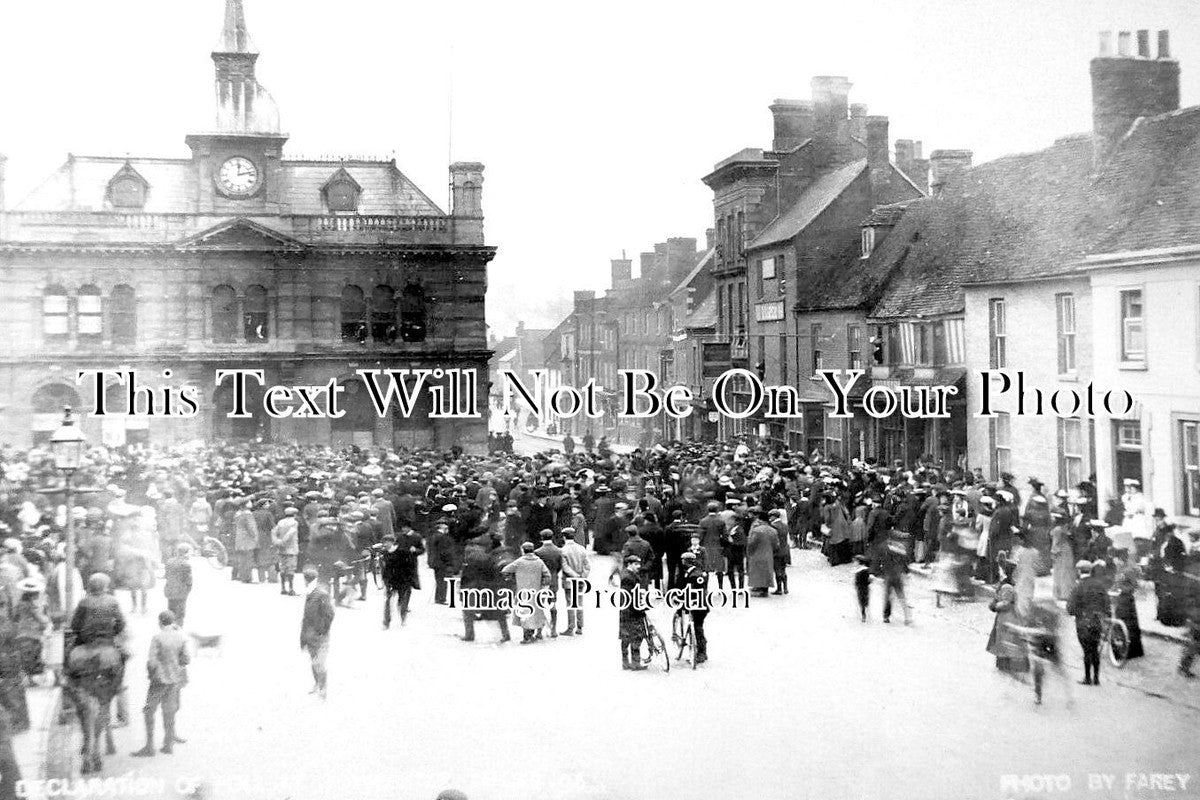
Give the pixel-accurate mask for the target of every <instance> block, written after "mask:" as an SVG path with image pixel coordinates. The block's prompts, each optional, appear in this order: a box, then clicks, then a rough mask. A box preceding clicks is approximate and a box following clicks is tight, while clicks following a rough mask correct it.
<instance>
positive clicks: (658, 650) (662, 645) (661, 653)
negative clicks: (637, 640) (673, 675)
mask: <svg viewBox="0 0 1200 800" xmlns="http://www.w3.org/2000/svg"><path fill="white" fill-rule="evenodd" d="M647 644H649V645H650V654H649V656H647V658H648V659H649V660H650V661H654V660H657V661H658V662H659V663H660V664H662V668H663V672H670V671H671V654H670V653H669V652H667V644H666V642H664V641H663V638H662V636H660V635H659V633H658V631H655V630H652V631H650V639H649V641H647Z"/></svg>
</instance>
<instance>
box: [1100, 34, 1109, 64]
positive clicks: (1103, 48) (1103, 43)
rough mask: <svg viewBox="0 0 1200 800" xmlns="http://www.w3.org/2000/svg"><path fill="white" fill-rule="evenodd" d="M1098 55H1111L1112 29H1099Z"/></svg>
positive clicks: (1104, 56) (1105, 56)
mask: <svg viewBox="0 0 1200 800" xmlns="http://www.w3.org/2000/svg"><path fill="white" fill-rule="evenodd" d="M1100 55H1101V57H1103V58H1107V57H1109V56H1111V55H1112V31H1100Z"/></svg>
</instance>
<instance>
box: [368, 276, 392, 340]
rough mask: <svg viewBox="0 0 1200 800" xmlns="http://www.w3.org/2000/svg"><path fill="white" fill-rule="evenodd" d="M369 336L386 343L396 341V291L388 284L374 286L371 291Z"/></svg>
mask: <svg viewBox="0 0 1200 800" xmlns="http://www.w3.org/2000/svg"><path fill="white" fill-rule="evenodd" d="M371 338H372V339H374V340H375V341H377V342H384V343H386V344H391V343H392V342H394V341H396V292H395V290H394V289H392V287H390V286H376V287H375V291H373V292H371Z"/></svg>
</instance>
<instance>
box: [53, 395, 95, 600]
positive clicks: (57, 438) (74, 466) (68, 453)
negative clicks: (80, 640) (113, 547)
mask: <svg viewBox="0 0 1200 800" xmlns="http://www.w3.org/2000/svg"><path fill="white" fill-rule="evenodd" d="M86 444H87V441H86V440H85V439H84V438H83V433H82V431H80V430H79V428H77V427H76V426H75V420H73V419H71V407H70V406H67V407H66V408H64V409H63V422H62V426H61V427H59V429H58V430H56V431H55V432H54V434H53V435H52V436H51V437H50V452H51V453H53V454H54V466H55V468H56V469H58V471H59V472H61V473H62V474H63V479H64V481H65V483H66V493H67V499H66V503H67V563H66V567H65V572H66V575H65V578H64V580H65V583H66V587H65V592H66V594H65V604H64V605H65V609H64V610H65V612H66V614H67V618H68V619H70V616H71V614H72V613H73V612H74V611H75V515H74V514H72V513H71V508H72V503H71V501H72V499H73V498H72V496H71V479H72V478H73V477H74V476H75V471H76V470H78V469H79V464H80V462H81V461H83V449H84V447H85V446H86Z"/></svg>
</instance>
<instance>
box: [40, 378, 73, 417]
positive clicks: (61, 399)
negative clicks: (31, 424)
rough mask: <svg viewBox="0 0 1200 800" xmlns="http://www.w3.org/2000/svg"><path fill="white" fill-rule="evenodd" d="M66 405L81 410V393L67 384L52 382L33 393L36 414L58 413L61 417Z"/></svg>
mask: <svg viewBox="0 0 1200 800" xmlns="http://www.w3.org/2000/svg"><path fill="white" fill-rule="evenodd" d="M66 406H70V407H71V408H73V409H75V410H76V411H78V410H79V395H78V394H77V393H76V392H75V390H74V389H72V388H71V387H70V386H67V385H65V384H62V383H51V384H49V385H48V386H43V387H42V388H40V389H38V390H37V391H36V392H34V393H33V413H35V414H57V415H59V417H60V418H61V417H62V413H63V408H64V407H66Z"/></svg>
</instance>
